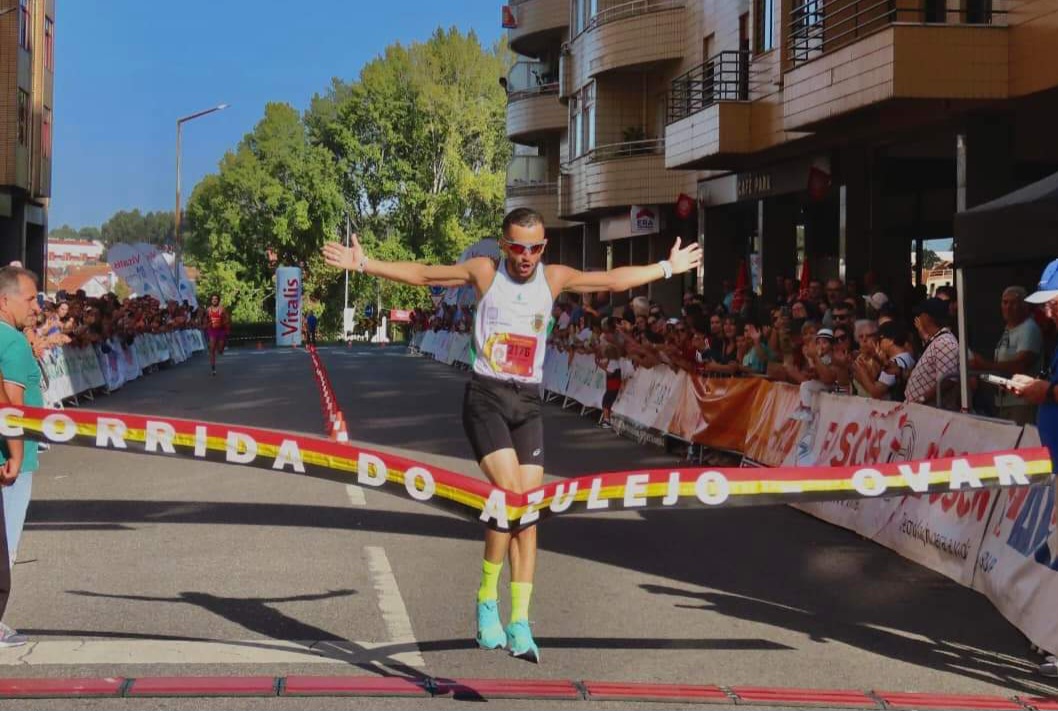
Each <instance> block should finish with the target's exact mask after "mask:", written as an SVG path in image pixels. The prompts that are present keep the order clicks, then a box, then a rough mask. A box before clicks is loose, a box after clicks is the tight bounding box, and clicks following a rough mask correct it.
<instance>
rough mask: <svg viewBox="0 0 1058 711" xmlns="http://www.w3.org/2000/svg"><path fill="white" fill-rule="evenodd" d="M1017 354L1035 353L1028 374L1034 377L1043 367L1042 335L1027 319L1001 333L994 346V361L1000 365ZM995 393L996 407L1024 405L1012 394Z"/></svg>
mask: <svg viewBox="0 0 1058 711" xmlns="http://www.w3.org/2000/svg"><path fill="white" fill-rule="evenodd" d="M1018 353H1035V354H1036V358H1035V360H1033V361H1032V365H1031V366H1029V370H1028V372H1029V373H1030V374H1032V375H1035V374H1036V373H1037V372H1039V371H1040V369H1041V368H1042V366H1043V362H1042V359H1041V357H1040V356H1041V354H1042V353H1043V334H1042V333H1040V327H1039V326H1037V325H1036V322H1035V321H1033V320H1032V319H1031V318H1027V319H1025V320H1024V321H1022V322H1021V323H1019V324H1018V325H1017V326H1015V327H1014V328H1008V329H1005V330H1004V331H1003V335H1002V336H1001V337H1000V338H999V343H997V344H996V350H995V361H996V362H997V363H1002V362H1004V361H1008V360H1014V358H1015V357H1017V355H1018ZM997 390H998V391H997V392H996V406H997V407H1004V406H1010V405H1025V404H1027V403H1026V402H1025V401H1024V400H1023V399H1021V398H1020V397H1018V396H1017V395H1015V394H1014V393H1012V392H1008V391H1006V390H1003V389H1002V388H998V389H997Z"/></svg>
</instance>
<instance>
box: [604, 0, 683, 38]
mask: <svg viewBox="0 0 1058 711" xmlns="http://www.w3.org/2000/svg"><path fill="white" fill-rule="evenodd" d="M684 2H685V0H630V2H623V3H621V4H619V5H613V6H611V7H607V8H604V9H602V10H599V11H598V12H597V13H595V14H594V15H593V16H592V17H591V19H590V20H588V23H587V25H585V27H584V31H585V32H587V31H589V30H593V29H595V28H596V27H602V26H603V25H608V24H610V23H611V22H616V21H618V20H626V19H628V18H629V17H638V16H639V15H646V14H648V13H651V12H661V11H663V10H676V9H678V8H681V7H683V6H684Z"/></svg>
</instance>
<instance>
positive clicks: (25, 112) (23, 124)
mask: <svg viewBox="0 0 1058 711" xmlns="http://www.w3.org/2000/svg"><path fill="white" fill-rule="evenodd" d="M28 143H29V94H28V93H27V92H25V91H23V90H22V89H19V90H18V145H20V146H25V145H27V144H28Z"/></svg>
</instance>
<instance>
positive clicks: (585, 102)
mask: <svg viewBox="0 0 1058 711" xmlns="http://www.w3.org/2000/svg"><path fill="white" fill-rule="evenodd" d="M594 149H595V82H591V83H589V84H588V85H586V86H585V87H584V88H583V89H581V90H580V91H578V92H577V93H576V94H574V95H573V96H572V97H570V101H569V157H570V159H571V160H572V159H574V158H579V157H580V156H582V155H584V154H585V153H588V152H589V151H592V150H594Z"/></svg>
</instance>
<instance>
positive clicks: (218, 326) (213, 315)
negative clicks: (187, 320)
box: [206, 294, 230, 375]
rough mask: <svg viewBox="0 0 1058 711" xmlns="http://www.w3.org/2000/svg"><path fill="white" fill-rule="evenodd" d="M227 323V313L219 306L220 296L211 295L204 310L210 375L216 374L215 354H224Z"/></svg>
mask: <svg viewBox="0 0 1058 711" xmlns="http://www.w3.org/2000/svg"><path fill="white" fill-rule="evenodd" d="M229 323H230V318H229V316H228V311H227V310H226V309H225V308H224V307H223V306H221V305H220V294H213V295H212V296H211V297H209V306H208V307H207V308H206V337H207V338H208V339H209V367H210V372H211V374H212V375H216V374H217V354H218V353H224V343H225V341H227V340H228V328H229Z"/></svg>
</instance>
